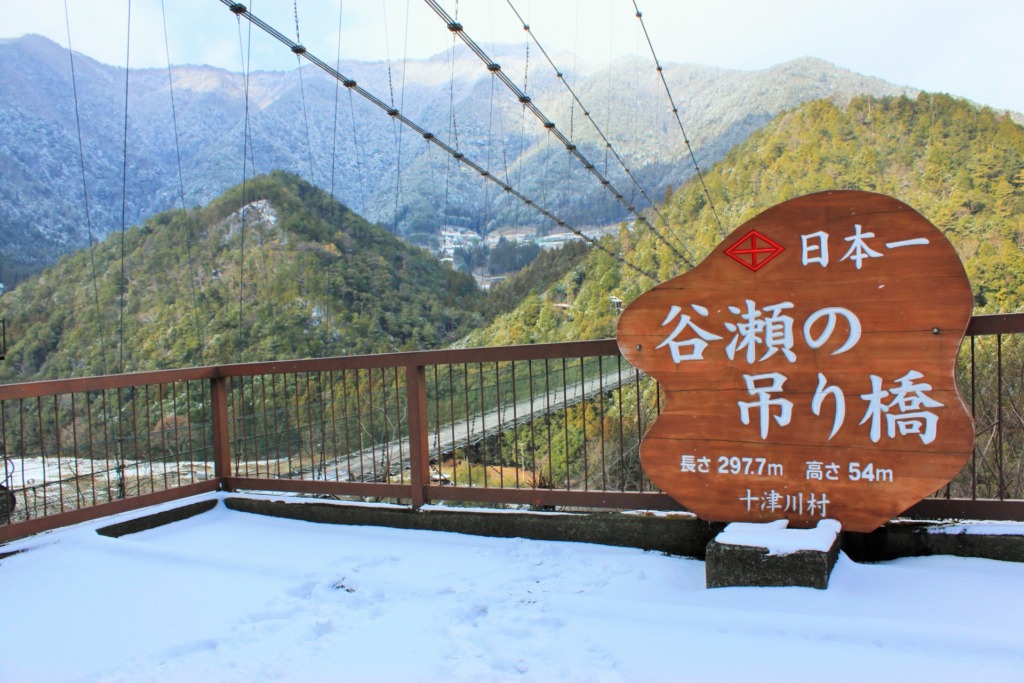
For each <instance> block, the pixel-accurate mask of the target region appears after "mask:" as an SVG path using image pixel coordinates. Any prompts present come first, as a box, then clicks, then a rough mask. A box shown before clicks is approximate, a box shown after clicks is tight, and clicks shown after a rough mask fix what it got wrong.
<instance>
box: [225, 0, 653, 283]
mask: <svg viewBox="0 0 1024 683" xmlns="http://www.w3.org/2000/svg"><path fill="white" fill-rule="evenodd" d="M221 3H223V4H224V5H225V6H227V7H228V9H230V10H231V12H232V13H234V14H235V15H237V16H238V17H245V18H246V19H247V20H248V21H249V22H250V24H255V25H256V26H257V27H258V28H260V29H261V30H263V31H264V32H265V33H267V34H268V35H270V36H271V37H273V38H275V39H276V40H277V41H278V42H280V43H282V44H284V45H285V46H286V47H288V48H289V49H292V50H293V51H294V48H295V47H301V46H298V45H297V43H295V42H293V41H292V40H291V39H290V38H288V37H287V36H285V35H283V34H282V33H281V32H280V31H278V30H277V29H275V28H274V27H273V26H270V25H269V24H267V23H266V22H264V21H263V20H262V19H260V18H259V17H257V16H255V15H253V14H252V13H251V12H249V10H248V9H247V8H246V6H245V5H243V4H242V3H239V2H232V0H221ZM299 54H300V55H301V56H302V57H303V58H305V59H307V60H309V61H310V62H311V63H312V64H315V65H316V66H318V67H320V69H321V70H323V71H324V72H326V73H327V74H329V75H330V76H332V77H333V78H337V79H338V80H340V81H341V84H342V85H344V86H345V87H346V88H348V89H349V90H351V91H354V92H356V93H357V94H359V95H360V96H361V97H363V98H364V99H365V100H367V101H369V102H370V103H372V104H373V105H375V106H377V107H378V108H379V109H381V110H382V111H384V112H385V113H387V115H388V116H390V117H392V118H394V119H395V120H397V121H399V122H401V123H402V124H404V125H406V126H408V127H409V128H411V129H412V130H414V131H416V132H417V133H419V134H420V135H421V136H422V137H423V138H424V139H425V140H427V141H429V142H430V143H431V144H433V145H436V146H437V147H439V148H441V149H442V150H444V151H445V152H447V153H448V154H449V155H450V156H451V157H452V158H453V159H455V160H456V161H458V162H459V163H461V164H463V165H465V166H468V167H469V168H471V169H473V170H474V171H476V172H477V173H478V174H479V175H480V176H481V177H482V178H484V179H485V180H489V181H490V182H492V183H495V184H496V185H498V186H499V187H501V189H503V190H504V191H505V192H507V193H509V194H511V195H512V196H514V197H515V198H516V199H518V200H519V201H521V202H523V203H524V204H526V205H527V206H529V207H531V208H533V209H534V210H535V211H537V212H538V213H540V214H541V215H542V216H544V217H545V218H547V219H549V220H551V221H553V222H554V223H555V224H556V225H558V226H559V227H561V228H565V229H566V230H569V231H570V232H572V233H573V234H575V235H576V236H578V237H579V238H580V239H582V240H584V241H585V242H587V243H589V244H590V245H592V246H593V247H594V248H596V249H599V250H600V251H602V252H604V253H605V254H607V255H608V256H611V257H612V258H614V259H615V260H617V261H619V262H620V263H622V264H624V265H626V266H627V267H629V268H631V269H633V270H634V271H636V272H637V273H640V274H641V275H643V276H645V277H648V278H651V279H652V280H657V279H658V276H657V275H655V274H653V273H649V272H647V271H645V270H644V269H642V268H640V267H639V266H637V265H636V264H634V263H632V262H630V261H629V260H627V259H625V258H624V257H622V256H621V255H619V254H616V253H614V252H612V251H610V250H609V249H608V248H607V247H605V246H604V245H603V244H601V242H599V241H598V240H595V239H594V238H592V237H590V236H589V235H586V234H584V233H583V232H582V231H580V230H578V229H577V228H575V227H573V226H571V225H569V223H567V222H566V221H565V220H562V219H561V218H559V217H558V216H556V215H554V214H553V213H551V211H549V210H548V209H546V208H545V207H543V206H541V205H540V204H538V203H537V202H535V201H534V200H533V199H531V198H530V197H527V196H526V195H524V194H523V193H522V192H520V191H519V190H517V189H516V188H514V187H512V186H511V185H509V184H508V183H506V182H504V181H502V180H501V179H500V178H498V177H497V176H495V175H494V174H492V173H491V172H490V171H488V170H487V169H485V168H484V167H482V166H480V165H479V164H478V163H476V162H475V161H473V160H472V159H470V158H468V157H467V156H466V155H465V154H463V153H462V152H460V151H458V150H457V149H455V148H453V147H451V146H450V145H449V144H447V143H445V142H443V141H441V140H438V139H437V136H435V135H434V134H433V133H431V132H430V131H428V130H426V129H425V128H423V127H422V126H420V125H419V124H417V123H416V122H415V121H413V120H411V119H409V118H408V117H406V116H405V115H403V114H402V113H401V112H400V111H399V110H398V109H395V108H394V107H392V106H390V105H388V103H386V102H384V101H383V100H381V99H380V98H378V97H377V96H375V95H374V94H372V93H371V92H369V91H368V90H366V89H365V88H363V87H362V86H360V85H359V84H358V83H357V82H356V81H355V80H353V79H351V78H348V77H347V76H345V75H344V74H342V73H340V72H339V71H338V70H337V69H335V68H334V67H332V66H330V65H329V64H327V63H325V62H324V61H323V60H321V59H320V58H319V57H317V56H316V55H313V54H312V53H310V52H309V51H308V50H306V49H305V48H302V50H301V52H300V53H299ZM588 163H589V162H588ZM591 165H592V164H591Z"/></svg>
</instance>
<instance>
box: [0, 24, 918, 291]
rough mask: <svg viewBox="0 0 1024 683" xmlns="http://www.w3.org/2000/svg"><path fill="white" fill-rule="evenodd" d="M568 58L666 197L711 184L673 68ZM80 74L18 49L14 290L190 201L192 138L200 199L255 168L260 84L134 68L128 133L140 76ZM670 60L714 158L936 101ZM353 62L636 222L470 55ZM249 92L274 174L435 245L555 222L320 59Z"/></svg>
mask: <svg viewBox="0 0 1024 683" xmlns="http://www.w3.org/2000/svg"><path fill="white" fill-rule="evenodd" d="M282 49H283V48H282ZM492 52H493V54H492V57H493V58H494V59H496V60H498V61H499V62H500V63H501V65H502V69H503V71H505V72H506V73H508V74H510V77H512V78H513V79H514V80H515V81H516V82H519V83H522V79H523V76H524V75H527V74H528V78H527V86H526V88H525V89H526V91H527V92H528V94H529V95H530V97H531V98H532V99H533V101H534V103H536V104H537V106H538V107H539V108H540V109H541V110H542V111H543V112H544V113H545V114H546V115H547V116H548V117H549V118H550V119H551V120H553V121H555V122H556V123H557V125H558V127H559V129H560V130H562V131H563V132H564V133H565V134H566V135H569V136H571V137H572V139H573V140H574V142H575V143H576V144H577V145H578V147H579V149H580V150H581V151H582V152H584V153H585V154H586V155H587V156H588V158H589V159H591V161H593V163H594V164H595V165H596V166H597V167H598V169H599V170H601V171H602V172H604V173H606V174H607V175H608V177H609V178H610V179H611V181H612V183H613V184H614V186H615V187H617V188H618V189H619V190H620V191H621V192H622V193H623V194H624V195H626V196H627V197H628V198H629V199H630V200H631V201H633V202H636V203H637V204H639V205H641V206H643V205H644V200H643V198H642V196H641V195H640V194H639V193H638V191H637V190H636V189H635V187H634V186H633V185H632V183H631V182H630V181H628V179H627V178H626V177H625V174H624V172H623V171H621V170H620V169H618V168H617V166H616V165H615V164H614V159H612V160H611V163H610V162H609V155H608V154H607V151H606V149H605V146H604V143H603V142H601V141H600V139H599V137H598V136H597V134H596V133H595V132H594V131H593V130H592V129H591V128H590V126H589V125H587V124H586V123H585V118H586V117H585V116H584V115H583V112H582V111H580V108H579V106H578V105H576V104H575V103H574V102H573V101H572V99H571V98H570V97H569V96H568V95H567V93H566V91H565V89H564V88H563V86H562V85H561V84H560V82H559V81H558V79H557V77H556V76H555V74H554V73H553V72H552V70H551V69H550V68H549V67H548V65H546V64H543V63H542V62H541V61H539V60H537V59H536V56H535V55H534V59H533V60H532V61H529V60H528V59H527V54H526V53H525V52H524V50H523V47H522V46H512V45H498V46H495V47H494V48H493V50H492ZM553 58H554V60H555V61H556V63H558V64H566V65H568V64H574V65H576V66H575V73H574V74H573V79H574V81H575V83H574V86H575V90H576V92H577V93H578V94H579V96H580V98H581V100H582V101H583V102H584V103H586V104H587V106H588V107H589V108H591V109H592V110H593V112H592V113H593V117H594V119H595V120H597V121H598V122H599V124H600V125H601V128H602V130H603V131H604V133H605V134H606V135H607V136H608V138H609V139H610V140H611V141H612V142H613V144H614V145H615V147H616V150H617V151H618V152H619V153H620V154H621V155H622V156H623V158H624V159H625V160H626V162H627V164H628V165H629V167H630V168H631V170H632V172H633V173H634V175H635V177H636V178H637V179H638V180H639V182H640V184H641V186H643V187H644V188H645V191H646V192H647V194H648V195H649V196H650V197H651V198H652V199H656V200H660V199H661V197H662V195H663V193H664V190H665V187H666V186H667V185H671V186H673V187H678V186H679V185H680V184H681V183H683V182H684V181H685V180H686V179H687V178H688V177H689V176H690V175H691V173H692V172H693V168H692V161H691V160H690V158H689V153H688V152H687V150H686V149H685V148H684V147H683V146H682V139H681V136H680V134H679V130H678V127H677V124H676V122H675V120H674V119H673V118H671V114H670V107H669V104H668V101H667V99H666V98H665V96H664V93H663V91H662V86H661V82H660V80H659V78H658V75H657V72H656V71H655V68H654V65H653V63H651V62H649V61H647V60H642V59H636V58H623V59H620V60H618V61H615V62H613V63H611V64H610V65H606V66H603V67H597V66H594V65H589V64H585V63H583V62H581V61H579V60H577V59H576V58H574V57H573V56H572V55H570V54H565V53H562V54H555V55H553ZM528 63H529V65H530V68H529V70H527V64H528ZM74 67H75V82H74V83H72V79H71V60H70V56H69V53H68V51H67V50H65V49H63V48H61V47H59V46H58V45H56V44H54V43H52V42H50V41H48V40H47V39H45V38H42V37H40V36H25V37H22V38H18V39H9V40H2V41H0V244H2V245H3V246H2V247H0V282H3V283H4V284H6V286H7V287H8V288H10V287H12V286H14V285H15V284H17V282H19V281H20V280H22V279H23V278H24V277H25V276H27V275H28V274H30V273H32V272H38V271H39V270H40V269H42V268H43V267H45V266H46V265H50V264H52V263H54V261H55V260H56V258H57V256H59V255H60V254H63V253H69V252H71V251H74V250H76V249H81V248H83V247H85V246H87V245H88V244H89V243H90V238H91V239H92V240H93V241H95V240H101V239H103V238H105V237H106V236H107V235H108V234H110V233H111V232H115V231H119V230H120V229H121V228H122V224H124V225H133V224H135V223H138V222H141V221H142V220H144V219H145V218H147V217H148V216H151V215H153V214H155V213H158V212H160V211H166V210H169V209H173V208H181V207H182V200H181V194H182V193H181V190H180V188H179V174H178V151H179V149H180V158H181V167H182V172H181V178H180V185H181V186H182V187H183V188H184V204H185V205H186V206H200V205H203V204H205V203H207V202H209V201H211V200H212V199H213V198H215V197H217V196H218V195H219V194H221V193H222V192H224V191H226V190H227V189H228V188H230V187H232V186H233V185H235V184H238V183H240V182H241V181H242V179H243V158H242V157H243V137H244V135H245V130H246V123H245V122H246V119H245V113H246V108H247V107H246V97H245V93H246V83H245V80H244V79H243V77H242V75H240V74H238V73H232V72H228V71H223V70H220V69H214V68H211V67H203V66H175V67H173V68H172V69H171V70H170V71H171V78H170V79H169V78H168V70H166V69H132V70H131V71H130V73H129V78H128V130H127V137H126V136H125V131H124V116H125V113H124V101H125V72H124V70H123V69H120V68H116V67H111V66H107V65H104V64H101V63H99V62H96V61H94V60H92V59H90V58H88V57H85V56H83V55H81V54H76V55H75V56H74ZM664 69H665V71H664V74H665V77H666V79H667V81H668V83H669V85H670V87H671V89H672V92H673V94H674V96H675V98H676V100H677V104H678V106H679V107H680V110H681V115H682V119H683V122H684V123H685V124H686V127H687V131H688V133H689V135H690V139H691V141H692V143H693V147H694V150H695V152H696V154H697V156H698V159H699V160H700V163H701V165H702V166H710V165H711V164H712V163H713V162H715V161H717V160H718V159H720V158H721V157H722V155H724V154H725V152H726V151H727V150H728V149H730V148H731V147H732V146H733V145H735V144H737V143H738V142H740V141H742V140H743V139H745V138H746V137H747V136H748V135H750V134H751V133H752V132H754V131H755V130H757V129H758V128H760V127H761V126H762V125H764V124H765V123H766V122H768V121H769V120H770V119H771V118H772V117H773V116H775V115H776V114H778V113H779V112H782V111H785V110H789V109H792V108H794V107H796V106H798V105H799V104H800V103H802V102H806V101H810V100H815V99H820V98H829V99H831V100H832V101H834V102H835V103H837V104H838V105H840V106H843V105H845V104H846V103H847V102H848V101H849V100H850V98H851V97H853V96H854V95H857V94H870V95H876V96H877V95H893V94H900V93H907V94H911V95H913V94H915V93H916V91H913V90H911V89H909V88H901V87H897V86H893V85H890V84H888V83H885V82H883V81H880V80H878V79H873V78H867V77H864V76H859V75H857V74H854V73H852V72H850V71H847V70H844V69H840V68H837V67H835V66H833V65H831V64H828V63H826V62H823V61H820V60H816V59H810V58H807V59H799V60H795V61H791V62H787V63H785V64H781V65H778V66H775V67H772V68H770V69H765V70H762V71H752V72H745V71H735V70H728V69H718V68H712V67H705V66H698V65H692V64H666V65H664ZM339 71H340V72H341V73H343V74H345V75H346V76H348V77H350V78H353V79H355V80H356V81H357V82H358V83H359V85H361V86H363V87H365V88H366V89H368V90H369V91H370V92H372V93H374V94H376V95H377V96H378V97H380V98H381V99H383V100H385V101H388V102H391V101H392V99H393V103H394V105H393V106H394V107H395V108H398V109H400V110H401V111H402V113H403V114H404V115H406V116H408V117H409V118H411V119H412V120H414V121H417V122H418V123H419V124H420V125H422V126H423V127H425V128H426V129H427V130H430V131H432V132H434V133H435V134H436V135H437V136H438V138H439V139H443V140H446V141H448V142H449V143H450V144H452V146H454V147H456V148H458V149H459V150H460V151H462V152H463V153H464V154H465V155H466V156H467V157H469V158H472V159H474V160H476V161H477V162H478V163H480V164H481V165H483V166H484V167H486V168H488V169H490V170H491V171H493V172H494V173H495V175H500V176H502V177H504V178H507V180H508V182H510V184H512V185H513V186H515V187H517V188H519V189H521V190H522V191H523V192H525V193H526V194H527V195H530V196H532V197H534V198H535V199H536V200H538V201H540V202H542V203H543V204H545V205H546V206H549V207H550V208H551V209H552V210H553V211H554V212H555V213H556V214H557V215H559V216H560V217H562V218H563V219H564V220H567V221H569V222H570V223H572V224H574V225H579V226H586V225H608V224H613V223H615V222H617V221H618V220H621V219H623V218H625V217H626V215H627V213H626V211H625V210H624V209H623V207H622V206H621V205H619V204H618V203H617V202H616V201H615V200H614V199H613V198H612V197H611V196H610V195H609V194H608V193H606V192H604V191H603V190H601V188H600V186H599V185H598V184H597V183H596V181H595V180H594V179H592V178H590V177H588V174H587V173H586V171H585V170H583V168H582V167H581V166H580V165H579V164H575V163H570V161H571V160H570V159H569V155H568V154H566V153H565V150H564V148H562V147H561V145H560V144H559V143H558V142H557V140H553V139H551V136H550V135H548V134H547V133H546V131H545V129H544V128H543V127H542V126H541V125H540V123H539V122H538V121H537V120H535V119H534V118H533V117H532V116H531V115H529V114H528V113H526V112H525V111H524V108H523V106H522V105H521V104H520V103H519V102H518V101H516V100H515V98H513V96H512V95H511V94H510V93H509V92H507V91H506V90H505V89H504V88H503V87H502V86H501V84H500V83H493V82H492V77H491V75H490V73H489V72H488V71H487V69H486V68H485V67H484V65H483V64H482V63H481V62H480V61H479V59H478V58H477V57H476V56H475V55H473V54H472V53H470V52H469V51H468V50H466V49H464V48H461V47H460V48H458V49H456V50H454V52H447V53H442V54H439V55H436V56H434V57H432V58H429V59H421V60H409V61H407V62H394V63H392V64H390V65H389V64H388V63H387V62H361V61H348V62H342V63H341V64H340V69H339ZM172 86H173V97H174V104H175V106H174V109H173V110H172V107H171V91H172ZM76 90H77V110H78V116H77V117H76V98H75V91H76ZM392 92H394V95H393V98H392V95H391V94H390V93H392ZM248 93H249V98H248V104H249V106H248V111H249V124H250V125H249V129H250V137H251V146H247V147H246V149H248V151H249V157H250V164H252V165H254V167H255V170H256V172H258V173H265V172H268V171H270V170H273V169H284V170H287V171H291V172H294V173H297V174H300V175H302V176H303V177H305V178H306V179H307V180H310V181H311V182H313V184H315V185H317V186H319V187H321V188H323V189H326V190H328V191H331V190H333V193H334V195H335V196H336V197H337V198H338V199H339V200H340V201H342V202H343V203H345V204H346V205H347V206H350V207H352V208H353V209H354V210H356V211H358V212H359V213H360V214H361V215H363V216H365V217H366V218H367V219H369V220H371V221H374V222H378V223H382V224H384V225H387V226H388V227H389V229H391V230H392V231H393V232H395V233H397V234H399V235H402V236H404V237H406V238H407V239H409V240H411V241H413V242H415V243H420V244H428V243H430V242H431V241H432V240H433V239H435V237H434V236H435V235H436V234H437V232H438V230H439V228H440V226H442V225H453V226H461V227H466V228H470V229H472V230H475V231H477V232H480V233H486V232H489V231H491V230H493V229H495V228H498V227H503V226H512V225H525V226H536V225H541V224H542V223H543V221H542V220H541V218H540V216H539V215H537V214H536V213H534V212H533V211H532V210H530V209H528V208H527V207H525V206H523V205H522V204H520V203H519V202H518V201H516V200H514V199H513V198H511V197H509V196H506V195H505V194H504V193H502V192H501V191H500V189H498V188H497V187H495V186H493V185H490V184H485V183H483V182H482V181H481V180H480V179H479V178H478V177H477V176H476V174H475V173H473V172H471V171H468V170H465V169H463V168H462V167H461V166H459V165H457V164H455V163H454V162H452V161H451V160H450V159H449V158H448V157H447V156H446V155H444V154H443V153H442V152H441V151H440V150H437V149H435V148H433V147H432V146H431V145H428V144H425V143H424V141H423V140H422V138H421V137H420V136H419V135H418V134H416V133H414V132H412V131H410V130H408V129H405V128H404V127H402V126H401V125H400V124H399V123H397V122H396V121H394V120H392V119H391V118H389V117H388V116H387V115H386V113H384V112H383V111H381V110H380V109H379V108H377V107H376V106H374V105H372V104H370V103H369V102H367V101H365V100H363V99H362V98H361V97H359V96H358V95H354V94H352V93H350V92H349V91H347V90H346V89H345V88H344V87H339V85H338V84H337V82H336V81H334V80H333V79H331V78H329V77H328V76H327V75H326V74H324V73H323V72H322V71H320V70H319V69H317V68H316V67H313V66H306V67H303V68H302V70H301V73H300V71H299V70H298V69H296V70H293V71H290V72H284V73H281V72H253V73H251V74H250V77H249V81H248ZM303 95H304V96H303ZM651 103H654V104H653V106H652V104H651ZM78 121H80V122H81V137H82V147H83V150H82V151H83V152H84V153H80V150H79V142H78V140H79V138H78V123H77V122H78ZM175 128H177V131H178V135H177V143H178V146H177V147H176V144H175V134H174V131H175ZM125 147H127V160H125V158H124V150H125ZM82 159H84V167H85V168H84V175H85V188H84V191H83V182H82V174H83V170H82V166H83V164H82ZM124 165H127V167H128V173H127V178H125V177H124V174H123V173H122V168H123V166H124ZM247 168H248V170H247V171H246V173H247V174H248V175H249V176H251V175H253V171H252V166H250V167H247ZM122 188H123V189H124V196H125V201H124V204H123V205H122ZM86 208H88V212H87V211H86ZM122 215H123V216H124V220H123V221H122Z"/></svg>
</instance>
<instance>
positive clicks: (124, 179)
mask: <svg viewBox="0 0 1024 683" xmlns="http://www.w3.org/2000/svg"><path fill="white" fill-rule="evenodd" d="M131 47H132V3H131V0H128V37H127V38H126V40H125V55H124V145H123V147H122V150H121V152H122V157H121V281H120V283H119V290H118V291H119V292H120V295H121V296H120V300H121V308H120V312H119V314H118V337H119V341H118V345H117V346H118V356H117V372H118V373H123V372H124V298H125V280H124V233H125V227H126V226H125V223H126V222H127V215H126V214H127V212H128V76H129V74H130V73H131V69H130V67H131V59H130V58H131Z"/></svg>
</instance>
